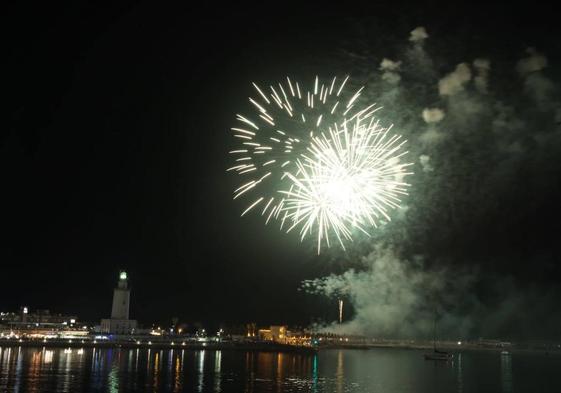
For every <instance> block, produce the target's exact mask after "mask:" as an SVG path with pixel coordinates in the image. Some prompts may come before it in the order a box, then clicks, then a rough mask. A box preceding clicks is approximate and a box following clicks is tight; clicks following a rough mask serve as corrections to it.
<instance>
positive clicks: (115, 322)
mask: <svg viewBox="0 0 561 393" xmlns="http://www.w3.org/2000/svg"><path fill="white" fill-rule="evenodd" d="M130 298H131V290H130V288H129V281H128V277H127V272H126V271H124V270H121V271H120V272H119V281H118V282H117V288H115V289H114V291H113V307H112V308H111V318H110V319H102V320H101V331H102V332H103V333H111V334H132V333H134V331H135V329H136V320H134V319H129V304H130Z"/></svg>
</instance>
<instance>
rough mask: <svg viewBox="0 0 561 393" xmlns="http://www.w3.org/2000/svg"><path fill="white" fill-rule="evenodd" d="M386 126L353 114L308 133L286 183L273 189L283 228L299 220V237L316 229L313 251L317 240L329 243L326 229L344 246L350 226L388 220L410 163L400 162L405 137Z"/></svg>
mask: <svg viewBox="0 0 561 393" xmlns="http://www.w3.org/2000/svg"><path fill="white" fill-rule="evenodd" d="M390 129H391V127H390V128H383V127H381V126H380V125H379V122H378V121H376V120H375V119H374V118H371V119H370V121H369V122H366V123H365V122H363V121H361V119H359V118H357V119H356V120H355V121H353V122H352V125H349V122H343V125H342V126H341V127H339V126H337V124H335V125H334V127H329V132H328V133H326V134H323V133H322V134H321V135H319V136H316V137H314V138H313V139H312V141H311V144H310V147H308V148H307V152H306V153H303V154H302V155H301V157H299V158H297V159H296V166H297V171H296V173H295V174H292V173H287V174H286V176H287V177H288V178H289V180H290V182H291V185H290V188H289V189H288V190H287V191H279V192H280V193H281V194H284V195H285V196H286V199H285V205H284V207H283V211H284V212H286V213H287V215H286V219H288V220H289V222H291V225H290V227H289V228H288V231H290V230H292V229H293V228H296V227H299V226H300V228H301V229H300V235H301V238H302V239H304V237H305V236H306V235H311V234H312V232H314V231H315V232H317V247H318V253H319V251H320V249H321V245H322V241H325V243H326V244H327V245H328V246H329V245H330V240H329V233H330V232H333V234H334V235H335V237H336V238H337V240H338V241H339V242H340V243H341V246H342V247H343V248H344V244H343V240H352V230H354V229H357V230H359V231H361V232H363V233H365V234H367V235H368V234H369V232H368V229H369V228H370V227H377V226H378V223H379V222H380V221H381V220H383V219H385V220H387V221H390V220H391V218H390V216H389V214H388V213H389V210H390V209H395V208H398V207H399V204H400V202H401V200H400V196H402V195H405V194H406V193H407V187H408V184H407V183H404V182H403V178H404V177H405V176H406V175H408V174H410V172H407V167H409V166H410V165H411V164H407V163H401V158H402V157H403V156H404V155H405V154H407V152H406V151H402V147H403V145H404V144H405V143H406V141H402V140H401V137H400V136H399V135H391V134H390Z"/></svg>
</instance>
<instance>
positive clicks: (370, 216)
mask: <svg viewBox="0 0 561 393" xmlns="http://www.w3.org/2000/svg"><path fill="white" fill-rule="evenodd" d="M347 81H348V77H346V78H344V79H342V80H340V81H338V80H337V78H333V79H331V80H329V81H328V82H325V83H324V82H322V81H321V80H320V79H319V78H318V77H316V78H315V81H314V84H313V88H312V89H310V90H304V89H303V88H302V87H301V85H300V84H299V83H298V82H292V81H291V80H290V79H289V78H287V80H286V83H285V84H281V83H279V84H278V85H277V86H269V89H267V90H265V89H261V88H260V87H259V86H258V85H256V84H255V83H254V84H253V87H254V88H255V95H254V97H250V98H249V102H250V103H251V104H252V105H253V107H254V108H255V109H256V114H255V115H254V116H242V115H239V114H238V115H236V119H237V122H238V124H237V125H236V126H235V127H232V131H233V135H234V137H235V138H236V140H237V141H238V143H239V146H238V148H236V149H234V150H232V151H230V154H232V155H233V156H234V157H235V164H234V165H233V166H232V167H230V168H229V169H228V171H233V172H236V173H237V174H238V175H240V176H241V177H242V178H243V179H244V180H243V181H242V184H241V186H240V187H238V188H237V189H236V190H235V191H234V199H237V198H240V197H242V196H243V197H244V198H246V197H249V198H251V199H250V201H249V204H248V205H247V207H246V208H245V209H244V211H243V212H242V216H244V215H245V214H247V213H248V212H249V211H251V210H257V211H259V212H260V213H261V215H263V216H265V217H266V220H265V222H266V223H268V222H269V221H270V220H271V219H276V220H279V221H280V225H281V229H282V228H286V227H288V230H291V229H293V228H295V227H297V226H298V225H300V224H302V229H301V235H302V238H304V237H305V236H306V235H307V234H310V233H312V231H313V230H316V229H317V231H318V252H319V249H320V247H321V243H322V241H323V240H324V239H325V241H326V244H328V245H329V235H328V232H329V231H330V230H333V231H334V233H335V236H336V237H337V238H338V239H339V241H340V242H341V244H342V241H343V239H349V240H350V239H351V228H352V227H354V228H358V229H360V230H361V231H363V232H367V231H366V227H367V226H372V225H376V222H377V219H378V218H379V217H380V216H384V217H388V216H387V214H386V210H387V208H388V207H390V206H391V207H395V205H396V204H397V203H398V199H397V196H396V195H398V194H399V193H401V192H405V184H404V183H400V182H395V181H393V180H392V183H391V185H387V184H386V185H383V184H382V183H381V182H383V181H387V179H389V178H390V177H391V176H392V173H393V172H392V171H391V169H390V168H387V167H385V166H384V165H386V166H388V164H387V162H386V163H385V164H383V161H384V159H385V160H386V161H389V160H390V159H391V158H392V157H393V155H394V154H395V153H396V151H397V150H399V147H401V144H398V147H397V150H392V148H393V147H394V144H396V142H397V141H398V140H399V137H389V138H388V135H387V131H388V130H385V129H382V128H381V127H380V126H379V125H378V123H377V122H375V121H374V120H373V114H374V113H375V112H376V111H377V110H378V109H379V108H376V107H375V105H370V106H366V107H361V106H359V105H358V103H357V100H358V98H359V97H360V94H361V92H362V89H363V88H360V89H358V90H354V91H352V92H351V93H349V92H347V91H346V90H345V87H346V86H347ZM367 120H370V122H367ZM351 124H352V125H353V126H352V127H353V128H352V130H349V129H348V127H349V126H350V125H351ZM324 130H325V131H324ZM399 157H400V155H397V157H393V158H394V160H396V161H395V162H396V165H395V166H394V167H393V170H394V172H395V171H397V172H399V171H400V170H401V171H402V172H404V171H403V168H404V166H403V165H399V164H398V162H399ZM344 171H347V172H345V173H346V174H344ZM380 171H381V172H380ZM397 172H396V173H393V175H395V176H397ZM374 173H376V174H378V175H377V176H376V175H374ZM403 174H405V173H403ZM403 174H402V175H403ZM400 176H401V175H400ZM398 183H399V184H398ZM341 187H343V188H344V189H346V190H349V191H348V192H335V190H338V189H341ZM349 187H350V188H349ZM392 187H393V188H395V191H393V192H390V189H391V188H392ZM330 190H331V191H330ZM351 190H352V191H351ZM375 191H377V192H378V193H375ZM314 204H316V205H315V206H314ZM320 205H321V207H320ZM328 206H329V207H328ZM388 218H389V217H388Z"/></svg>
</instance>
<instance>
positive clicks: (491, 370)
mask: <svg viewBox="0 0 561 393" xmlns="http://www.w3.org/2000/svg"><path fill="white" fill-rule="evenodd" d="M422 354H423V352H421V351H416V350H402V349H371V350H322V351H320V352H319V353H318V354H317V355H307V354H289V353H270V352H269V353H267V352H242V351H214V350H212V351H209V350H206V351H204V350H203V351H193V350H154V349H151V350H150V349H131V350H129V349H121V350H119V349H113V350H111V349H83V350H78V349H72V350H71V351H70V350H68V349H67V350H65V349H62V348H61V349H53V348H51V349H49V348H23V347H12V348H0V392H12V391H15V392H28V391H29V392H41V391H43V392H80V391H94V392H95V391H101V392H155V391H159V392H168V391H169V392H179V391H194V392H386V393H394V392H420V393H424V392H561V379H560V377H559V375H560V374H561V355H558V354H550V355H546V354H543V353H513V354H511V355H501V354H500V353H497V352H464V353H458V354H456V359H455V361H454V362H453V363H449V364H445V363H444V364H442V363H435V362H431V361H425V360H424V359H423V356H422Z"/></svg>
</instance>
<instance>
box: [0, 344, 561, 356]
mask: <svg viewBox="0 0 561 393" xmlns="http://www.w3.org/2000/svg"><path fill="white" fill-rule="evenodd" d="M9 347H12V348H13V347H24V348H61V349H64V348H76V349H80V348H84V349H85V348H94V349H158V350H172V349H178V350H179V349H181V350H192V351H201V350H210V351H221V350H234V351H247V352H254V351H258V352H290V353H302V354H315V353H317V352H319V351H323V350H340V349H344V350H357V351H365V350H373V349H406V350H416V351H428V350H432V349H433V347H432V346H431V345H424V344H410V343H409V344H395V343H394V344H389V343H379V344H348V343H345V344H328V345H320V346H318V347H309V346H295V345H288V344H281V343H266V342H256V343H235V342H203V343H199V342H185V343H183V342H179V343H175V342H157V341H156V342H152V343H147V342H143V343H136V342H124V341H113V342H96V343H94V342H91V341H84V342H82V341H80V340H77V341H74V340H73V341H72V342H69V341H67V340H49V341H47V342H44V341H42V340H41V341H35V340H23V341H19V340H0V348H9ZM438 349H440V350H445V351H449V352H452V353H458V352H467V351H469V352H497V353H502V352H503V351H505V352H507V353H508V354H512V353H536V354H539V353H542V354H545V355H561V350H560V349H546V348H521V347H509V348H505V347H498V348H495V347H481V346H476V345H462V346H454V345H438Z"/></svg>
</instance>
